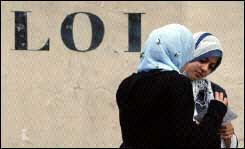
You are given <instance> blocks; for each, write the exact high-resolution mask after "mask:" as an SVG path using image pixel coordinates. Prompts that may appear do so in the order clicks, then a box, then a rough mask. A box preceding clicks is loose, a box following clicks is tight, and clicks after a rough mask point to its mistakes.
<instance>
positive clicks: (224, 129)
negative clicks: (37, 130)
mask: <svg viewBox="0 0 245 149" xmlns="http://www.w3.org/2000/svg"><path fill="white" fill-rule="evenodd" d="M218 133H219V134H220V136H221V138H223V139H231V137H232V135H233V134H234V128H233V126H232V124H231V123H228V124H226V125H223V126H221V128H220V129H219V130H218Z"/></svg>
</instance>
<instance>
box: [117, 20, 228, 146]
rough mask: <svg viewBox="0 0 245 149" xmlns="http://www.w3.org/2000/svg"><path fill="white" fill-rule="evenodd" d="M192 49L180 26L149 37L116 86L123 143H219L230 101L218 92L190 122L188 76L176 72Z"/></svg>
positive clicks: (188, 34)
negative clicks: (201, 114)
mask: <svg viewBox="0 0 245 149" xmlns="http://www.w3.org/2000/svg"><path fill="white" fill-rule="evenodd" d="M193 52H194V41H193V37H192V33H191V32H190V31H189V30H188V29H187V28H186V27H185V26H183V25H179V24H170V25H167V26H164V27H162V28H159V29H156V30H154V31H153V32H152V33H151V34H150V35H149V37H148V39H147V41H146V42H145V45H144V48H143V49H142V52H141V59H140V64H139V66H138V72H137V73H133V74H132V75H130V76H129V77H127V78H126V79H124V80H123V81H122V82H121V84H120V85H119V88H118V90H117V94H116V98H117V104H118V108H119V118H120V125H121V131H122V139H123V143H122V145H121V147H123V148H124V147H125V148H126V147H144V148H152V147H165V146H166V147H198V148H200V147H201V148H208V147H217V148H218V147H220V140H219V135H218V134H217V131H218V128H219V127H220V125H221V123H222V119H223V117H224V115H225V113H226V111H227V107H226V106H227V104H228V102H227V99H226V98H224V97H223V96H221V94H217V95H216V96H215V100H212V101H211V102H210V104H209V107H208V110H207V113H206V114H205V116H204V118H203V119H202V121H201V122H200V124H199V125H197V124H196V123H195V122H194V121H193V111H194V99H193V92H192V84H191V80H190V79H189V78H187V77H186V76H185V75H183V74H181V73H180V70H181V68H182V67H183V66H184V65H185V64H186V63H187V62H189V61H190V60H191V59H192V58H193Z"/></svg>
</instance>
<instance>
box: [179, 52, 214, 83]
mask: <svg viewBox="0 0 245 149" xmlns="http://www.w3.org/2000/svg"><path fill="white" fill-rule="evenodd" d="M217 62H218V57H209V58H205V59H202V60H200V61H195V62H190V63H187V64H185V65H184V66H183V68H182V69H181V71H182V72H185V73H186V74H187V76H188V77H189V78H190V79H191V80H198V79H201V78H204V77H206V76H207V75H209V74H210V73H211V72H212V70H213V69H214V68H215V65H216V63H217Z"/></svg>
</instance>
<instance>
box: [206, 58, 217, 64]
mask: <svg viewBox="0 0 245 149" xmlns="http://www.w3.org/2000/svg"><path fill="white" fill-rule="evenodd" d="M218 59H219V57H208V58H207V60H208V61H209V62H210V63H217V62H218Z"/></svg>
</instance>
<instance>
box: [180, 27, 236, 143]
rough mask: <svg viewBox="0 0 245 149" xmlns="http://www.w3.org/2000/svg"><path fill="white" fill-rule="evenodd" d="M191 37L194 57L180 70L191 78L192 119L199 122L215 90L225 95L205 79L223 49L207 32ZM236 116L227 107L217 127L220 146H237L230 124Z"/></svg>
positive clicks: (216, 62)
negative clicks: (220, 123)
mask: <svg viewBox="0 0 245 149" xmlns="http://www.w3.org/2000/svg"><path fill="white" fill-rule="evenodd" d="M193 38H194V43H195V50H194V58H193V60H191V62H189V63H187V64H186V65H185V66H184V67H183V68H182V69H183V70H182V71H183V72H184V73H185V74H186V75H187V76H188V77H189V78H190V79H192V80H193V81H192V85H193V93H194V101H195V110H194V120H195V121H197V122H200V121H201V120H202V118H203V116H204V114H205V113H206V112H207V108H208V105H209V103H210V101H211V100H213V99H214V94H215V92H221V93H222V94H223V96H224V97H227V95H226V92H225V90H224V89H223V88H221V87H220V86H219V85H217V84H215V83H213V82H211V81H209V80H207V79H205V77H206V76H207V75H209V74H211V73H212V72H214V71H215V70H216V69H217V67H218V66H219V65H220V63H221V60H222V56H223V51H222V48H221V45H220V42H219V40H218V39H217V38H216V37H215V36H214V35H212V34H211V33H208V32H197V33H195V34H194V35H193ZM236 117H237V115H236V114H235V113H233V112H232V111H231V110H230V109H229V108H228V111H227V113H226V115H225V117H224V119H223V122H222V127H221V128H220V129H219V133H220V134H221V138H222V139H221V147H222V148H224V147H237V146H238V141H237V138H236V136H235V135H234V128H233V126H232V124H231V120H233V119H235V118H236Z"/></svg>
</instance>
